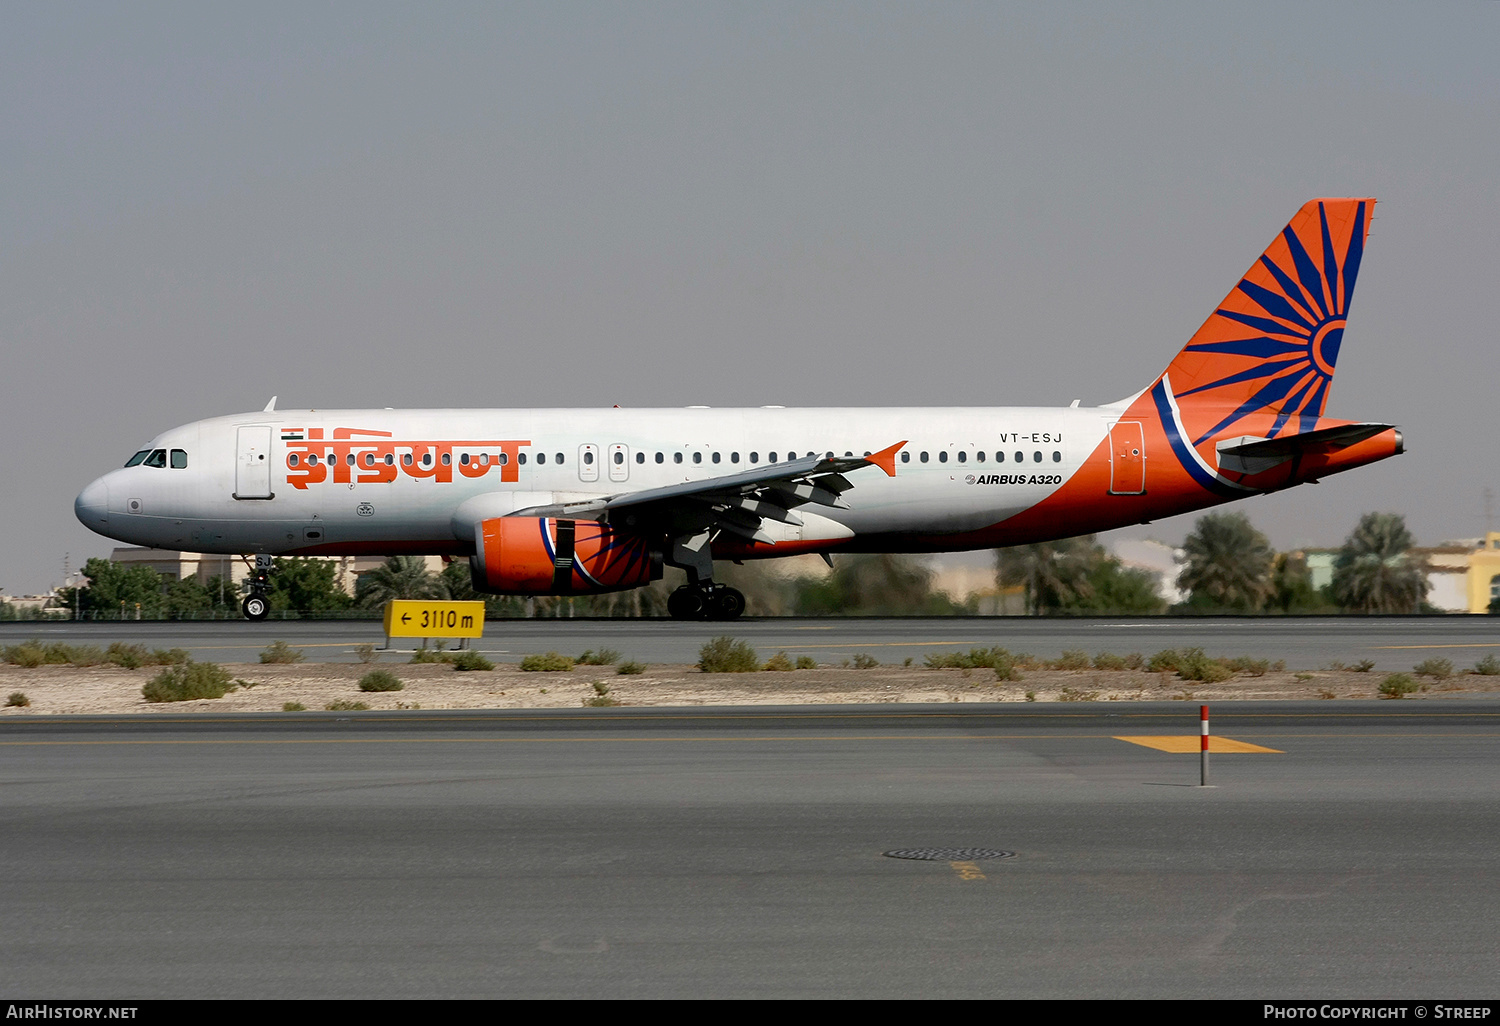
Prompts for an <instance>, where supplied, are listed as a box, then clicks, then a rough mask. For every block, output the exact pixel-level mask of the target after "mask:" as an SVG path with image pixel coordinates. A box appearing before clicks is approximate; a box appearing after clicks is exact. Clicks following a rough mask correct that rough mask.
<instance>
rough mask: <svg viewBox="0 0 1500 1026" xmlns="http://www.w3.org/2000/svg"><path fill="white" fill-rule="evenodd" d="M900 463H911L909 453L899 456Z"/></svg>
mask: <svg viewBox="0 0 1500 1026" xmlns="http://www.w3.org/2000/svg"><path fill="white" fill-rule="evenodd" d="M901 462H902V463H910V462H911V453H909V452H903V453H902V454H901Z"/></svg>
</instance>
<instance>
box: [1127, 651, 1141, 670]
mask: <svg viewBox="0 0 1500 1026" xmlns="http://www.w3.org/2000/svg"><path fill="white" fill-rule="evenodd" d="M1145 668H1146V657H1145V656H1143V655H1141V654H1140V653H1139V652H1132V653H1130V654H1129V655H1128V656H1126V657H1125V669H1127V670H1143V669H1145Z"/></svg>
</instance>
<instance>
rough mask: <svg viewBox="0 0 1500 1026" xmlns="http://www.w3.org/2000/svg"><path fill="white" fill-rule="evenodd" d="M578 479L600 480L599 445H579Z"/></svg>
mask: <svg viewBox="0 0 1500 1026" xmlns="http://www.w3.org/2000/svg"><path fill="white" fill-rule="evenodd" d="M578 480H580V481H597V480H599V447H598V446H597V445H580V446H579V447H578Z"/></svg>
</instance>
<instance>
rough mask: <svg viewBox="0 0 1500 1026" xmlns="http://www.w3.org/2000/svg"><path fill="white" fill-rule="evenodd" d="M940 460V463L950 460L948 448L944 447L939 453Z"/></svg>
mask: <svg viewBox="0 0 1500 1026" xmlns="http://www.w3.org/2000/svg"><path fill="white" fill-rule="evenodd" d="M938 462H939V463H947V462H948V450H947V449H944V450H943V451H942V452H940V453H938Z"/></svg>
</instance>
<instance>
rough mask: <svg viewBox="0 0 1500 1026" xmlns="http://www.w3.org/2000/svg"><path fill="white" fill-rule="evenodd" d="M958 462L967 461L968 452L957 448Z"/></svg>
mask: <svg viewBox="0 0 1500 1026" xmlns="http://www.w3.org/2000/svg"><path fill="white" fill-rule="evenodd" d="M958 462H960V463H967V462H969V454H968V453H966V452H964V451H963V450H959V453H958Z"/></svg>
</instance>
